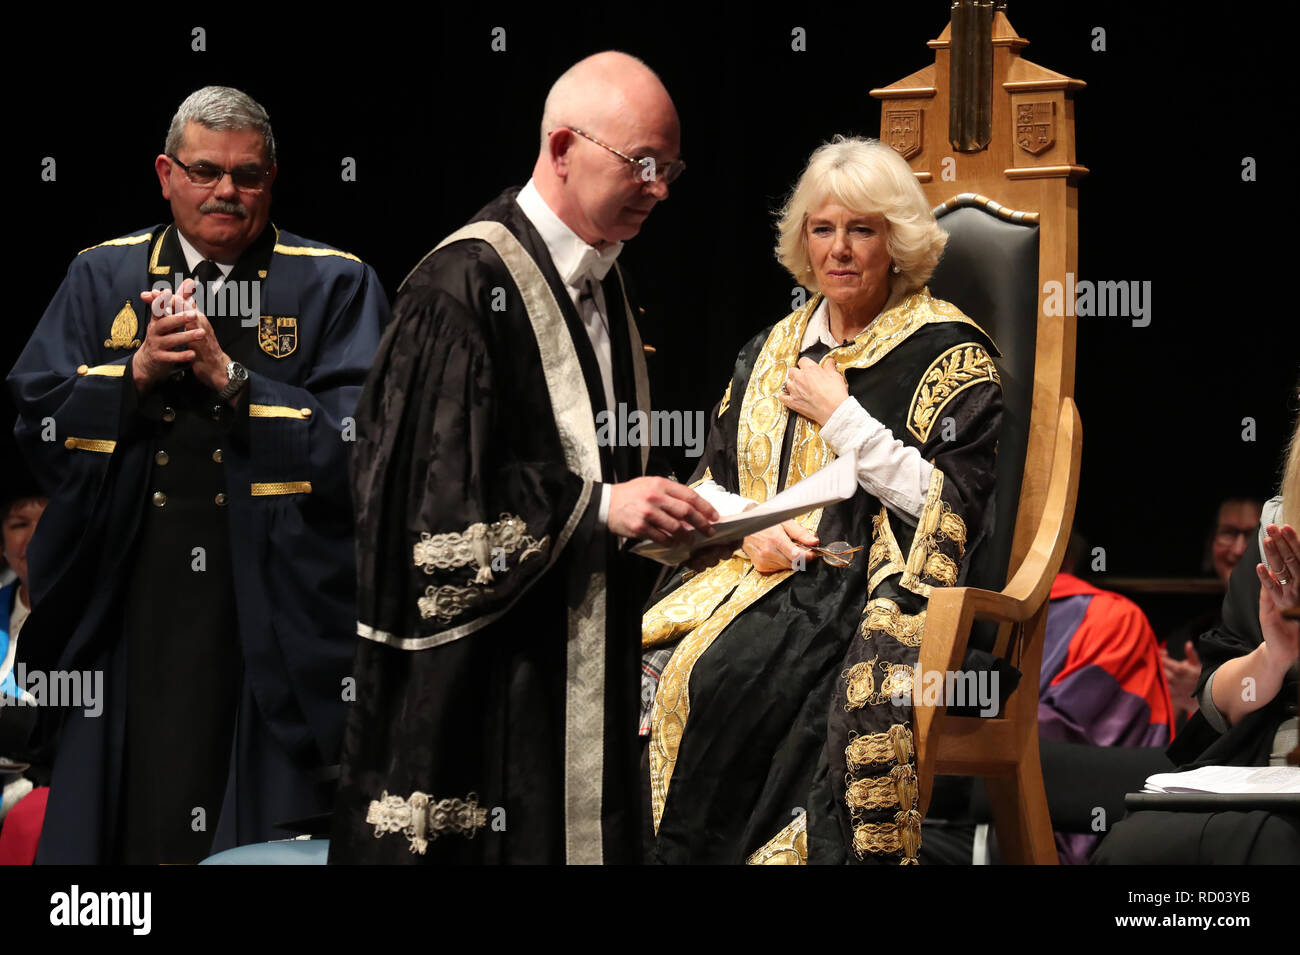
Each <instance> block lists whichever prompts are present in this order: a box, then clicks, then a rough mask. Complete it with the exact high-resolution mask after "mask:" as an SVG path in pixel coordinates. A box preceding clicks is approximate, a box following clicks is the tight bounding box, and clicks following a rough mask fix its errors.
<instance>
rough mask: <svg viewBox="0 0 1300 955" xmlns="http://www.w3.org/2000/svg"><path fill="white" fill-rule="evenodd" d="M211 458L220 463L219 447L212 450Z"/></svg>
mask: <svg viewBox="0 0 1300 955" xmlns="http://www.w3.org/2000/svg"><path fill="white" fill-rule="evenodd" d="M212 460H213V461H216V462H217V463H218V464H220V463H221V449H220V448H217V450H215V451H213V452H212Z"/></svg>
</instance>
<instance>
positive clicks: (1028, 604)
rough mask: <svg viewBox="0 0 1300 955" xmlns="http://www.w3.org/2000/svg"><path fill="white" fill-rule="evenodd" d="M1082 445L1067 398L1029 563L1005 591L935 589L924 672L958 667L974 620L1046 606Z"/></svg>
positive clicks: (1017, 619)
mask: <svg viewBox="0 0 1300 955" xmlns="http://www.w3.org/2000/svg"><path fill="white" fill-rule="evenodd" d="M1082 441H1083V435H1082V425H1081V422H1080V421H1079V411H1078V409H1077V408H1076V407H1075V404H1074V400H1073V399H1071V398H1063V399H1062V400H1061V405H1060V412H1059V414H1058V416H1057V431H1056V447H1055V448H1054V450H1053V453H1052V470H1051V475H1050V477H1049V478H1048V484H1047V494H1046V496H1045V499H1044V502H1043V513H1042V515H1041V516H1040V517H1039V520H1038V532H1037V533H1036V534H1035V535H1034V539H1033V542H1032V543H1031V544H1030V547H1029V551H1028V553H1027V554H1026V555H1025V559H1024V560H1023V561H1022V562H1021V564H1020V567H1019V568H1018V569H1017V571H1016V573H1015V576H1014V577H1012V579H1011V581H1010V582H1009V583H1008V584H1007V586H1006V587H1005V588H1003V590H1002V591H1001V592H998V591H993V590H983V589H980V588H978V587H936V588H935V589H934V590H933V591H932V592H931V594H930V603H929V606H928V608H927V610H926V621H925V640H924V641H923V642H922V652H921V660H920V663H921V666H922V669H923V672H928V671H930V670H932V669H948V668H949V667H950V665H955V664H957V663H959V662H960V659H961V657H962V656H964V655H965V652H966V641H967V639H968V637H969V635H970V629H971V624H972V623H973V622H974V621H975V620H976V619H979V620H994V621H997V622H999V623H1024V622H1025V621H1027V620H1029V619H1030V618H1031V617H1032V616H1033V615H1034V614H1036V613H1037V612H1038V611H1039V610H1040V609H1041V608H1042V606H1043V603H1044V601H1046V600H1047V595H1048V594H1049V593H1050V592H1051V589H1052V581H1053V580H1054V579H1055V578H1056V574H1057V571H1058V570H1059V569H1060V566H1061V559H1062V558H1063V557H1064V555H1065V547H1066V544H1067V543H1068V542H1069V537H1070V527H1071V526H1072V524H1073V523H1074V505H1075V501H1076V498H1077V497H1078V491H1079V465H1080V461H1081V455H1080V448H1081V446H1082Z"/></svg>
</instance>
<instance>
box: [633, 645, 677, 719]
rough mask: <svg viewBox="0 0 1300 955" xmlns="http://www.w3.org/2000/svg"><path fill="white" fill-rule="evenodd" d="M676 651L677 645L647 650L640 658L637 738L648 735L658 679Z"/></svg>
mask: <svg viewBox="0 0 1300 955" xmlns="http://www.w3.org/2000/svg"><path fill="white" fill-rule="evenodd" d="M676 649H677V644H675V643H674V644H672V645H671V646H667V647H657V648H656V649H654V650H647V651H646V652H645V653H644V654H642V656H641V725H640V727H639V728H638V729H637V735H638V736H649V735H650V711H651V710H652V709H653V708H654V705H655V693H656V692H657V691H658V689H659V677H661V676H662V675H663V672H664V667H666V666H668V661H669V660H671V659H672V657H673V651H674V650H676Z"/></svg>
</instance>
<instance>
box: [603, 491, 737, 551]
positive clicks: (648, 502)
mask: <svg viewBox="0 0 1300 955" xmlns="http://www.w3.org/2000/svg"><path fill="white" fill-rule="evenodd" d="M717 520H718V512H717V511H716V510H714V509H713V505H711V504H710V503H709V502H708V501H706V500H705V499H704V498H702V497H700V496H699V495H698V494H696V493H695V492H694V491H693V490H691V489H690V488H689V487H687V486H686V485H685V484H678V483H677V482H676V481H670V480H668V479H667V478H661V477H641V478H634V479H633V480H631V481H624V482H623V483H621V484H611V485H610V488H609V517H608V525H609V529H610V530H611V531H612V532H613V533H615V534H617V535H619V536H620V537H628V538H644V539H647V540H652V541H655V542H657V543H660V544H665V543H668V542H669V541H674V540H677V539H680V538H683V537H685V536H686V535H688V534H690V533H691V531H692V530H701V531H704V533H705V534H712V533H713V530H712V525H713V524H714V522H715V521H717Z"/></svg>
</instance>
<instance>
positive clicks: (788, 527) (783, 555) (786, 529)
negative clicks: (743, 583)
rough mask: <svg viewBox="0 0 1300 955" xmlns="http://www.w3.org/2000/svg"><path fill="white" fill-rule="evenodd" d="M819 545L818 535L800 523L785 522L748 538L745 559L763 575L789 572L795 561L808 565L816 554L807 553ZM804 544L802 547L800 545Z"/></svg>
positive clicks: (745, 544)
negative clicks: (782, 571) (780, 571)
mask: <svg viewBox="0 0 1300 955" xmlns="http://www.w3.org/2000/svg"><path fill="white" fill-rule="evenodd" d="M818 543H819V541H818V540H817V535H816V534H814V533H812V532H811V531H809V530H806V529H805V528H804V526H803V525H802V524H800V523H799V522H798V521H786V522H785V523H783V524H778V525H777V526H776V527H769V528H768V529H767V530H765V531H759V532H758V533H757V534H750V535H749V536H748V537H746V538H745V542H744V548H743V549H744V551H745V556H746V557H748V558H749V560H750V562H751V563H752V564H753V565H754V569H755V570H756V571H758V572H759V573H760V574H774V573H776V572H777V571H778V570H790V569H791V568H792V567H794V565H795V561H797V560H798V561H803V562H805V563H806V562H807V561H810V560H813V559H814V558H815V557H816V556H817V555H816V554H814V553H813V552H812V551H810V550H808V548H809V547H814V546H816V545H817V544H818ZM800 545H802V546H800Z"/></svg>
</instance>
